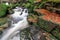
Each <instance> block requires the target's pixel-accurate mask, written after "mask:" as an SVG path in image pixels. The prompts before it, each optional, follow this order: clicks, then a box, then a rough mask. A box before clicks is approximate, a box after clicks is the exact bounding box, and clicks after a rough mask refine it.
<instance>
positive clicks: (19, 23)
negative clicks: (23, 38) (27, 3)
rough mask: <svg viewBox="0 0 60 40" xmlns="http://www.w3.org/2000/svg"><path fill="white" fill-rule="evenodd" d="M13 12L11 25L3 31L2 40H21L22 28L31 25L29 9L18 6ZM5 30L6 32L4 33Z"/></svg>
mask: <svg viewBox="0 0 60 40" xmlns="http://www.w3.org/2000/svg"><path fill="white" fill-rule="evenodd" d="M13 11H14V13H13V14H11V15H10V16H11V27H10V28H7V29H6V30H4V31H3V36H2V37H1V39H0V40H20V35H19V33H20V30H22V29H24V28H27V27H29V25H28V21H27V16H28V10H27V9H22V8H20V7H16V8H15V9H13ZM4 32H5V33H4Z"/></svg>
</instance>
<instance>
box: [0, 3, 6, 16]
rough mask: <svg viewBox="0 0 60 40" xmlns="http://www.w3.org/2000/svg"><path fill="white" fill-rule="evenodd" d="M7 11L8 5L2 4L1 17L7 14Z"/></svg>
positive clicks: (0, 7)
mask: <svg viewBox="0 0 60 40" xmlns="http://www.w3.org/2000/svg"><path fill="white" fill-rule="evenodd" d="M6 11H7V6H6V5H5V4H4V3H2V4H0V17H2V16H4V15H5V14H6Z"/></svg>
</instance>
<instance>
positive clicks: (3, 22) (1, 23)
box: [0, 17, 8, 26]
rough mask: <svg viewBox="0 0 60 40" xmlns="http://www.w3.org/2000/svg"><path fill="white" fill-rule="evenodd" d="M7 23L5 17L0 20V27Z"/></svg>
mask: <svg viewBox="0 0 60 40" xmlns="http://www.w3.org/2000/svg"><path fill="white" fill-rule="evenodd" d="M7 22H8V19H7V18H6V17H4V18H0V26H2V25H4V24H5V23H7Z"/></svg>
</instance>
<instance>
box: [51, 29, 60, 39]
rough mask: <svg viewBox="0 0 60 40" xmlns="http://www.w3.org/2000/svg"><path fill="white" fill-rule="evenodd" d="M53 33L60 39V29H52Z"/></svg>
mask: <svg viewBox="0 0 60 40" xmlns="http://www.w3.org/2000/svg"><path fill="white" fill-rule="evenodd" d="M52 34H53V35H54V36H56V37H57V38H58V39H60V31H59V29H57V28H55V29H54V30H53V31H52Z"/></svg>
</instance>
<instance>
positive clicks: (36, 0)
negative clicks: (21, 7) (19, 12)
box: [34, 0, 42, 3]
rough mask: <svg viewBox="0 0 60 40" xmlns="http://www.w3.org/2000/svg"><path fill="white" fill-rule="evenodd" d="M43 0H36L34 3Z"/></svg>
mask: <svg viewBox="0 0 60 40" xmlns="http://www.w3.org/2000/svg"><path fill="white" fill-rule="evenodd" d="M41 1H42V0H35V1H34V3H38V2H41Z"/></svg>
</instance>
